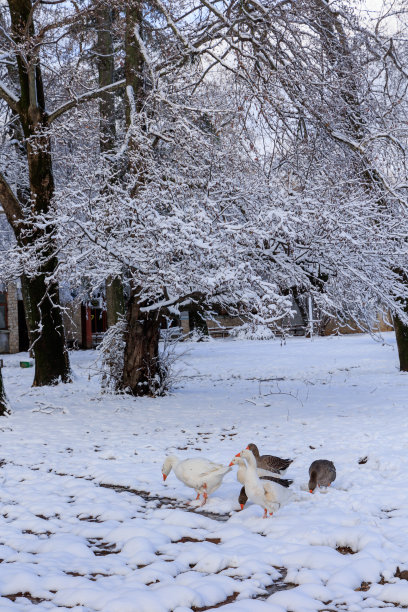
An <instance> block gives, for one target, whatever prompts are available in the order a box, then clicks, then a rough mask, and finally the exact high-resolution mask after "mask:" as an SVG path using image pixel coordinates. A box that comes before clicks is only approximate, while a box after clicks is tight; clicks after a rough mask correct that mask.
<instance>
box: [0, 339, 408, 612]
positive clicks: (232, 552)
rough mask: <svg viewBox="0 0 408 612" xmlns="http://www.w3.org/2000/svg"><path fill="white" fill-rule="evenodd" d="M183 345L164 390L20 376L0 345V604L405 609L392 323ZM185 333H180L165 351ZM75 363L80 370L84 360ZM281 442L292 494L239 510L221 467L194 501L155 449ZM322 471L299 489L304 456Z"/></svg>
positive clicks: (83, 378)
mask: <svg viewBox="0 0 408 612" xmlns="http://www.w3.org/2000/svg"><path fill="white" fill-rule="evenodd" d="M384 338H385V341H386V343H385V344H384V345H382V344H381V343H378V342H375V341H374V340H372V339H371V338H370V337H369V336H365V335H356V336H349V337H330V338H315V339H313V340H307V339H304V338H292V339H289V340H288V341H287V343H286V345H284V346H281V344H280V342H279V341H264V342H255V341H254V342H251V341H240V340H235V341H234V340H216V341H212V342H208V343H199V344H195V343H191V344H189V345H188V346H189V348H190V354H188V355H186V356H184V358H183V362H181V363H179V368H180V371H181V376H180V379H179V382H178V383H177V385H176V386H175V388H174V390H173V392H172V394H171V395H169V396H167V397H164V398H157V399H149V398H143V399H134V398H131V397H113V396H108V395H102V394H101V393H100V390H99V382H98V380H97V377H92V376H91V377H90V373H91V374H92V373H93V372H94V371H95V368H94V366H92V364H93V362H94V360H95V357H96V354H95V352H91V351H88V352H74V353H71V360H72V364H73V370H74V375H75V380H74V383H73V384H69V385H59V386H57V387H54V388H39V389H37V388H31V386H30V385H31V382H32V376H33V371H32V369H27V370H23V369H21V368H20V367H19V361H20V360H21V359H22V358H23V357H24V355H22V354H20V355H11V356H5V367H4V370H3V372H4V377H5V384H6V389H7V392H8V396H9V399H10V403H11V406H12V411H13V412H12V415H11V416H10V417H8V418H4V419H1V420H0V429H1V445H0V459H1V460H2V465H1V468H0V483H1V484H0V560H1V563H0V611H1V612H3V611H4V612H6V611H9V610H10V611H13V612H16V611H26V610H35V611H36V612H43V611H45V610H55V609H58V610H75V611H77V612H79V611H81V612H88V611H92V612H93V611H99V610H102V611H106V612H170V611H173V612H191V611H195V612H198V611H201V612H202V611H204V610H213V609H214V608H217V609H222V610H225V611H226V612H283V611H285V610H288V611H294V612H306V611H309V610H351V611H358V610H388V609H401V608H403V607H407V606H408V580H407V579H406V578H408V571H407V570H408V486H407V485H408V476H407V474H408V374H404V373H400V372H399V371H398V365H397V363H398V362H397V351H396V347H395V343H394V339H393V335H392V334H385V335H384ZM186 346H187V345H186V344H184V345H180V351H181V350H185V348H186ZM90 368H91V369H90ZM249 442H255V443H257V444H258V446H259V447H260V450H261V452H265V453H273V454H277V455H279V456H281V457H292V458H293V459H294V462H293V464H292V465H291V466H290V467H289V470H288V472H287V477H290V478H293V479H294V484H293V485H292V487H291V490H292V497H291V499H290V501H289V502H288V503H287V504H286V505H285V506H283V507H281V508H280V509H279V510H278V511H277V512H276V513H275V514H274V515H273V516H272V517H270V518H268V519H266V520H263V519H262V518H261V517H262V514H263V510H262V508H260V507H259V506H255V505H253V504H251V503H248V504H247V505H246V507H245V509H244V510H243V511H242V512H238V510H239V504H238V501H237V497H238V493H239V490H240V486H241V485H240V484H239V483H238V482H237V481H236V469H235V468H234V470H233V471H231V472H230V473H229V474H227V476H226V477H225V479H224V482H223V484H222V486H221V488H220V489H218V491H216V492H215V493H214V494H213V495H212V496H211V497H210V498H209V501H208V504H207V506H205V507H204V508H203V509H201V508H197V507H196V506H195V505H192V506H187V502H188V501H189V500H191V499H193V498H194V497H195V493H194V491H193V490H192V489H188V488H187V487H185V486H184V485H183V484H182V483H181V482H179V481H178V480H177V479H176V478H175V476H174V473H171V474H170V475H169V477H168V478H167V480H166V482H165V483H164V482H163V480H162V475H161V465H162V462H163V459H164V457H165V455H167V454H176V455H177V456H179V457H180V458H186V457H197V456H200V455H202V456H205V457H208V458H209V459H212V460H214V461H218V462H221V463H224V464H228V463H229V462H230V460H231V458H232V457H233V455H235V454H236V453H237V452H239V451H240V450H242V449H243V448H244V447H245V446H246V445H247V444H248V443H249ZM317 458H324V459H331V460H332V461H334V463H335V465H336V468H337V480H336V481H335V482H334V483H333V485H332V486H331V487H330V488H329V489H326V490H323V489H320V490H319V491H317V492H316V493H315V494H313V495H312V494H310V493H309V492H308V490H307V483H308V467H309V465H310V463H311V462H312V461H313V460H314V459H317Z"/></svg>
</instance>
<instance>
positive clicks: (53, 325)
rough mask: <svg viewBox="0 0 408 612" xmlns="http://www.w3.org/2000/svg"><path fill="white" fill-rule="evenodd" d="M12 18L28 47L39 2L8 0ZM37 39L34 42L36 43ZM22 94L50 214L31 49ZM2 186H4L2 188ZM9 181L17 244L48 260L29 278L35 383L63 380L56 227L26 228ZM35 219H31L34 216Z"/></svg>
mask: <svg viewBox="0 0 408 612" xmlns="http://www.w3.org/2000/svg"><path fill="white" fill-rule="evenodd" d="M8 5H9V9H10V16H11V23H12V37H13V40H14V42H15V43H16V45H17V46H19V45H25V46H27V45H28V47H29V46H30V44H31V41H32V40H33V37H34V25H33V15H32V10H33V6H32V3H31V0H8ZM33 44H34V43H33ZM17 65H18V75H19V86H20V99H19V101H18V103H17V111H18V116H19V119H20V122H21V126H22V130H23V134H24V138H25V142H26V154H27V163H28V173H29V183H30V202H29V204H30V207H31V212H32V213H34V214H40V213H47V212H48V211H49V208H50V204H51V200H52V197H53V195H54V177H53V172H52V157H51V142H50V137H49V134H48V130H47V127H48V126H47V114H46V111H45V98H44V87H43V82H42V76H41V69H40V64H39V59H38V57H37V56H36V55H35V54H32V53H30V50H27V51H25V55H24V58H23V56H22V55H18V56H17ZM1 187H2V188H3V189H1ZM5 192H7V189H6V187H5V185H4V184H3V185H2V186H0V197H1V196H2V195H3V196H4V197H3V198H2V203H3V208H4V210H5V213H6V216H7V219H8V221H9V223H10V224H11V226H12V228H13V230H14V233H15V236H16V239H17V243H18V244H19V245H20V246H21V247H23V248H27V247H35V246H36V245H38V244H39V243H40V242H41V243H43V244H45V245H46V246H45V248H42V249H41V256H42V261H43V262H44V263H42V264H41V265H40V267H39V269H38V272H37V274H36V276H35V277H33V278H26V277H25V278H24V279H23V282H22V285H23V299H24V307H25V311H26V319H27V327H28V329H29V333H30V339H31V344H32V350H33V352H34V357H35V375H34V383H33V384H34V386H41V385H49V384H54V383H57V382H58V381H59V380H62V381H64V382H68V381H69V380H70V379H71V375H70V367H69V359H68V353H67V350H66V345H65V335H64V326H63V320H62V313H61V308H60V301H59V291H58V285H57V284H56V283H49V282H48V280H47V279H48V278H49V277H50V276H52V274H53V273H54V272H55V270H56V266H57V260H56V257H55V256H54V244H53V238H52V232H53V228H48V229H46V230H37V229H34V228H33V227H31V228H30V227H29V229H30V230H31V231H29V232H25V231H23V228H24V223H25V222H26V221H27V212H26V211H25V210H24V206H23V205H22V204H21V203H20V202H19V201H18V200H17V198H15V197H14V196H13V195H12V193H10V192H7V193H5ZM28 223H29V224H30V221H28Z"/></svg>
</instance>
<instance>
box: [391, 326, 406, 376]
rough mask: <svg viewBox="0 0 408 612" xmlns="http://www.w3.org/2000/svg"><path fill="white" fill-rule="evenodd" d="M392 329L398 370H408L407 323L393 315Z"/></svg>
mask: <svg viewBox="0 0 408 612" xmlns="http://www.w3.org/2000/svg"><path fill="white" fill-rule="evenodd" d="M394 330H395V337H396V340H397V347H398V356H399V363H400V371H401V372H408V325H405V324H404V323H403V322H402V321H401V319H400V318H399V317H397V316H395V317H394Z"/></svg>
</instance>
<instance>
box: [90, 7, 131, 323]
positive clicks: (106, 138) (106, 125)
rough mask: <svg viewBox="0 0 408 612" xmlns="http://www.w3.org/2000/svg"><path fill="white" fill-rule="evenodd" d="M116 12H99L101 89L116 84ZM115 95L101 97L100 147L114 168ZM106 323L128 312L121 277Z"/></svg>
mask: <svg viewBox="0 0 408 612" xmlns="http://www.w3.org/2000/svg"><path fill="white" fill-rule="evenodd" d="M112 28H113V10H112V8H111V7H110V6H101V7H100V8H99V10H98V13H97V29H98V32H97V34H98V36H97V44H96V53H97V66H98V86H99V88H102V87H106V86H107V85H111V84H112V83H113V82H114V73H115V65H114V49H113V36H112ZM114 95H115V94H114V93H113V92H104V93H102V94H101V95H100V97H99V147H100V151H101V154H102V156H104V157H105V162H106V163H107V164H109V165H111V166H112V170H114V167H113V164H114V162H113V161H112V160H111V159H110V155H112V154H113V153H114V149H115V145H116V125H115V98H114ZM105 291H106V305H107V324H108V327H111V326H112V325H115V324H116V323H117V322H118V318H119V316H120V315H123V314H124V312H125V305H124V297H123V284H122V281H121V279H120V278H118V277H117V278H112V277H109V278H108V279H107V281H106V285H105Z"/></svg>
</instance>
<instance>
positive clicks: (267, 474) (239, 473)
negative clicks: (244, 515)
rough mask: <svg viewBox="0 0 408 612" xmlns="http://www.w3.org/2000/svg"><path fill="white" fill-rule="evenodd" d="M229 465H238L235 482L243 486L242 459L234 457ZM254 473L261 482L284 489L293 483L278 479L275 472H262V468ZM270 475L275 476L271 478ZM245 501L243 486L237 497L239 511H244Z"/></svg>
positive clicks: (285, 479)
mask: <svg viewBox="0 0 408 612" xmlns="http://www.w3.org/2000/svg"><path fill="white" fill-rule="evenodd" d="M239 455H240V453H239ZM254 457H255V455H254ZM255 461H256V458H255ZM230 465H238V471H237V480H238V482H240V483H241V484H243V485H245V476H246V471H247V464H246V463H245V461H244V459H242V457H241V456H238V455H236V456H235V457H234V458H233V460H232V461H231V463H230ZM256 473H257V475H258V476H259V478H260V479H261V480H262V482H265V480H269V481H270V482H276V483H277V484H278V485H280V486H282V487H285V488H288V487H290V485H291V484H292V483H293V480H288V479H287V478H278V476H276V472H275V473H274V472H271V471H269V470H263V469H262V468H259V467H257V468H256ZM272 474H275V475H274V476H272ZM247 501H248V496H247V494H246V493H245V486H243V487H242V489H241V491H240V493H239V496H238V503H239V505H240V506H241V510H243V509H244V506H245V504H246V503H247Z"/></svg>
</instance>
